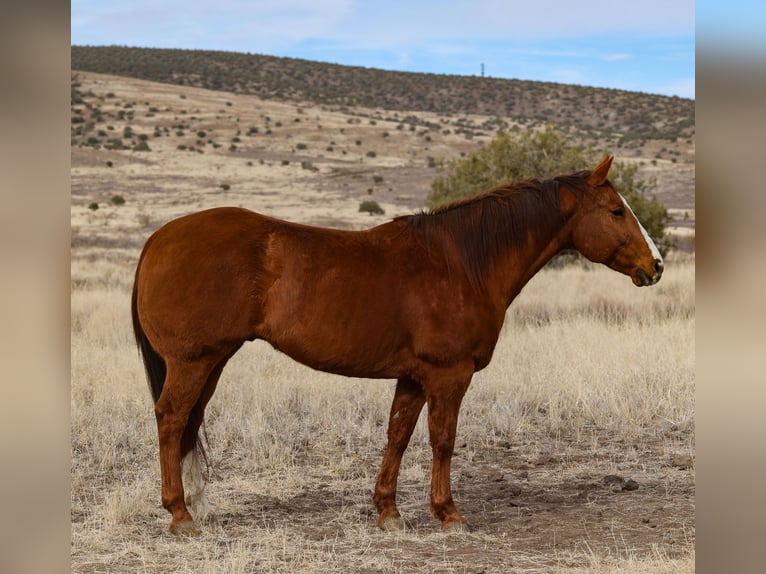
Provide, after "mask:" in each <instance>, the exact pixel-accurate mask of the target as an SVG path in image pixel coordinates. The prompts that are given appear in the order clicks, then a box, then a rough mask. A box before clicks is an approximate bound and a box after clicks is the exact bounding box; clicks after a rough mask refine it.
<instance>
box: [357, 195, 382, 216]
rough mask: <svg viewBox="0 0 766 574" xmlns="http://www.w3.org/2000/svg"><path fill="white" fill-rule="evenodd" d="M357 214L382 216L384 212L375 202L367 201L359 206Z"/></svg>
mask: <svg viewBox="0 0 766 574" xmlns="http://www.w3.org/2000/svg"><path fill="white" fill-rule="evenodd" d="M359 212H360V213H362V212H367V213H369V214H370V215H384V214H385V213H386V211H385V210H384V209H383V208H382V207H381V206H380V205H379V204H378V202H377V201H375V200H372V199H368V200H365V201H363V202H362V203H360V204H359Z"/></svg>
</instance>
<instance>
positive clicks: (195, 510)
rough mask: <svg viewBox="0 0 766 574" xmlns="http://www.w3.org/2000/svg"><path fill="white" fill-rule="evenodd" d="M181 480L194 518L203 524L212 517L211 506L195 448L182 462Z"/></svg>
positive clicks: (185, 497)
mask: <svg viewBox="0 0 766 574" xmlns="http://www.w3.org/2000/svg"><path fill="white" fill-rule="evenodd" d="M181 480H182V481H183V486H184V501H185V502H186V506H187V507H188V509H189V512H191V514H192V516H193V517H194V518H195V519H196V520H198V521H200V522H202V521H204V520H205V519H206V518H207V517H208V516H209V515H210V505H209V504H208V501H207V497H206V496H205V479H204V477H203V476H202V468H201V467H200V462H199V454H198V452H197V448H193V449H192V450H191V451H189V452H188V453H187V454H186V456H184V458H183V460H182V461H181Z"/></svg>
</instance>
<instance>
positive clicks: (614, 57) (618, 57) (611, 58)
mask: <svg viewBox="0 0 766 574" xmlns="http://www.w3.org/2000/svg"><path fill="white" fill-rule="evenodd" d="M632 57H633V56H631V55H630V54H607V55H606V56H602V58H601V59H602V60H604V61H605V62H621V61H622V60H630V59H631V58H632Z"/></svg>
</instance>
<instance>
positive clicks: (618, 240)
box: [561, 156, 664, 287]
mask: <svg viewBox="0 0 766 574" xmlns="http://www.w3.org/2000/svg"><path fill="white" fill-rule="evenodd" d="M612 159H613V158H612V156H607V157H605V158H604V160H603V161H602V162H601V163H600V164H599V165H598V167H596V169H594V170H593V171H592V172H591V173H590V175H588V176H587V189H586V190H585V191H584V192H583V193H582V194H577V195H575V194H573V193H571V192H570V193H569V195H563V196H562V198H561V200H562V203H563V204H564V206H565V208H566V207H567V204H568V207H569V209H571V210H573V215H572V220H571V221H572V244H573V246H574V248H575V249H577V250H578V251H579V252H580V253H582V254H583V255H584V256H585V257H586V258H588V259H590V260H591V261H594V262H596V263H603V264H604V265H607V266H608V267H610V268H611V269H614V270H615V271H619V272H620V273H624V274H625V275H629V276H630V278H631V279H632V280H633V283H634V284H635V285H637V286H639V287H641V286H644V285H654V284H655V283H657V281H659V280H660V277H661V276H662V271H663V269H664V263H663V261H662V255H660V252H659V250H658V249H657V247H656V246H655V244H654V242H653V241H652V239H651V238H650V237H649V234H648V233H647V232H646V230H645V229H644V228H643V226H642V225H641V223H639V221H638V219H637V218H636V216H635V215H634V213H633V210H632V209H631V208H630V206H629V205H628V203H627V201H625V198H624V197H622V196H621V195H620V194H619V193H617V191H615V189H614V187H613V186H612V184H611V183H610V182H609V180H608V179H607V174H608V172H609V167H610V166H611V165H612ZM565 193H566V192H565Z"/></svg>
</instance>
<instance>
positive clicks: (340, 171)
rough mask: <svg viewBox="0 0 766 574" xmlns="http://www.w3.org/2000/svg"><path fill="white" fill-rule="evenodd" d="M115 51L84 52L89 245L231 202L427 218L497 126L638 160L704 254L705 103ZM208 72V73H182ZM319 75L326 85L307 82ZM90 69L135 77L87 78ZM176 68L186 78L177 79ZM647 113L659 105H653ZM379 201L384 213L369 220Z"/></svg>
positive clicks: (683, 241)
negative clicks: (697, 225)
mask: <svg viewBox="0 0 766 574" xmlns="http://www.w3.org/2000/svg"><path fill="white" fill-rule="evenodd" d="M110 50H117V49H116V48H115V49H106V48H98V49H96V48H78V47H73V52H72V65H73V67H74V68H75V69H74V70H73V72H72V210H73V211H72V220H73V227H74V231H75V233H74V242H75V244H78V242H80V243H82V242H85V243H93V242H102V241H107V242H108V241H110V234H112V231H113V230H114V229H115V228H116V227H117V226H119V227H121V228H127V229H129V228H133V229H135V230H136V231H140V233H138V234H136V237H139V236H143V235H145V231H146V230H148V229H151V228H153V227H156V226H158V225H159V224H161V223H162V222H163V221H165V220H167V219H168V218H170V217H174V216H177V215H180V214H181V213H185V212H188V211H193V210H195V209H198V208H202V207H209V206H213V205H221V204H227V205H230V204H233V205H242V206H244V207H248V208H252V209H256V210H261V211H265V212H268V213H270V214H273V215H276V216H279V217H285V218H288V219H294V220H300V221H303V222H306V223H313V224H318V225H329V226H339V227H364V226H366V225H370V224H371V223H373V222H374V221H377V220H380V218H389V217H391V216H395V215H398V214H401V213H408V212H411V211H413V210H417V209H420V208H421V207H422V205H423V198H424V197H425V195H426V193H427V192H428V190H429V186H430V184H431V181H433V178H434V177H435V176H436V175H437V174H438V166H439V164H440V162H441V161H442V160H449V159H452V158H456V157H460V156H464V155H465V154H468V153H470V152H471V151H474V150H477V149H479V148H480V147H481V146H483V145H485V144H486V143H487V142H488V141H490V140H491V139H492V138H493V137H494V136H495V135H496V134H497V133H498V131H499V130H511V131H512V130H514V129H524V128H527V127H534V126H542V125H544V123H545V122H546V121H556V122H557V125H558V126H559V127H561V128H562V129H566V130H567V133H569V134H571V137H572V141H573V142H579V143H581V144H582V145H593V146H594V147H595V148H596V149H601V150H608V151H610V152H611V153H614V154H616V155H617V158H618V159H620V160H623V161H631V162H637V163H638V164H639V165H640V171H639V177H645V178H646V177H655V178H656V179H657V182H658V187H657V190H656V193H657V196H658V198H659V199H660V200H661V201H662V202H663V203H664V204H665V205H666V206H667V207H668V208H669V209H670V212H671V215H672V216H673V218H674V222H673V228H672V229H671V231H672V232H673V233H674V234H675V235H676V236H677V238H678V241H677V243H678V245H679V247H680V248H682V249H684V250H690V249H693V228H694V149H695V148H694V141H695V136H694V124H693V119H694V115H693V112H694V106H693V102H691V101H688V100H681V99H679V98H663V97H661V96H650V95H646V94H635V93H629V92H617V91H615V90H598V89H595V88H579V87H575V86H563V85H555V86H554V85H547V84H539V83H535V82H514V81H509V80H493V79H489V78H476V77H474V78H469V77H462V78H457V77H448V76H434V75H417V74H409V75H408V74H396V73H393V72H382V71H375V70H365V69H353V68H349V69H346V68H344V67H342V66H331V65H325V64H315V63H309V62H302V61H293V60H289V61H281V60H280V61H279V62H278V63H279V65H278V66H277V65H276V63H275V61H274V59H269V58H265V57H256V56H249V57H247V58H245V57H244V56H242V55H232V54H218V53H199V52H190V51H164V50H134V49H120V50H122V51H120V52H119V54H118V55H120V56H121V57H120V58H115V57H114V56H115V54H112V53H111V52H110ZM160 56H163V58H161V57H160ZM171 56H172V58H171ZM182 56H183V57H182ZM142 58H143V59H142ZM216 58H219V60H217V59H216ZM248 58H249V59H248ZM131 62H132V64H131ZM201 62H207V65H203V64H202V63H201ZM210 62H213V63H215V65H214V64H212V63H210ZM246 62H250V65H251V68H252V70H253V71H252V74H250V75H247V73H246V67H244V66H245V63H246ZM129 64H130V65H129ZM194 66H196V68H195V69H196V70H197V73H196V75H189V74H188V73H186V72H185V71H184V70H188V69H190V67H194ZM270 66H271V67H272V68H278V69H279V70H281V73H283V74H285V75H286V77H289V78H293V79H294V82H295V83H293V84H289V82H287V80H286V79H283V80H280V82H281V83H280V85H282V84H285V85H287V84H289V85H291V86H293V87H291V88H290V89H289V90H288V89H285V90H284V91H281V92H278V93H276V92H273V90H271V91H270V90H268V89H265V88H264V87H263V86H264V85H272V86H273V85H276V84H271V83H269V81H266V80H268V77H266V80H263V78H264V77H265V76H262V74H264V73H265V72H264V71H263V70H262V68H264V67H265V69H270ZM312 66H315V67H316V70H319V71H321V73H318V72H311V73H309V71H310V70H311V69H313V68H312ZM92 68H96V69H111V70H113V71H114V72H119V73H122V74H127V75H112V74H103V73H95V72H88V71H82V70H83V69H92ZM168 69H173V70H177V71H176V72H173V73H170V74H168V73H166V72H167V70H168ZM221 69H224V70H227V73H226V75H225V76H224V77H226V78H229V80H228V81H226V82H224V81H221V82H217V81H213V80H210V78H215V77H218V76H216V75H214V74H213V71H212V70H219V71H220V70H221ZM243 70H244V71H243ZM349 75H350V76H349ZM135 76H144V77H152V78H154V79H155V80H163V81H151V80H148V79H139V78H137V77H135ZM346 76H348V78H356V79H355V80H353V81H352V80H351V79H348V78H347V77H346ZM413 76H422V77H420V78H414V77H413ZM236 78H250V80H248V81H244V80H236ZM258 78H261V80H258ZM332 78H335V79H334V80H332V81H335V82H345V83H347V85H349V86H355V88H354V91H353V92H351V91H347V93H349V94H350V93H355V94H357V95H356V96H355V97H354V98H353V102H355V103H353V104H351V103H348V102H345V101H344V102H345V103H344V102H341V101H340V100H338V99H337V98H336V99H333V98H331V97H330V96H329V94H331V93H334V92H332V90H331V89H330V88H329V87H327V85H326V84H325V83H322V82H330V81H331V79H332ZM344 78H346V79H345V80H344ZM299 79H300V81H299ZM320 80H321V81H320ZM405 80H406V81H405ZM416 80H417V81H416ZM275 81H276V80H275ZM421 85H422V86H425V85H430V88H428V89H427V90H426V91H427V92H428V93H431V92H439V93H443V94H449V97H447V96H446V95H445V96H444V98H443V99H442V100H437V101H435V100H433V99H431V98H425V97H422V94H421V92H418V91H417V90H415V89H414V88H413V89H410V87H411V86H421ZM441 85H443V87H442V88H439V89H437V87H438V86H441ZM296 86H302V87H296ZM374 86H378V88H377V89H374ZM460 86H470V89H469V88H461V87H460ZM486 86H491V87H492V88H493V89H485V87H486ZM211 87H214V88H216V89H210V88H211ZM357 88H358V90H357ZM386 88H387V89H386ZM466 90H468V91H466ZM514 90H517V91H518V90H520V92H519V93H522V94H523V98H522V99H523V100H524V101H527V102H528V105H524V106H513V107H512V108H513V109H510V108H509V109H507V110H505V112H503V111H502V110H500V109H499V108H497V107H492V105H490V104H491V101H495V102H497V101H500V100H502V99H503V98H504V96H503V94H505V93H506V92H507V93H508V94H510V93H511V92H514ZM375 94H378V96H380V95H381V94H388V96H389V97H386V98H384V97H382V96H380V97H378V96H376V95H375ZM397 94H398V95H397ZM471 94H473V96H472V95H471ZM567 94H568V95H567ZM508 97H509V98H510V95H509V96H508ZM392 98H393V99H392ZM493 98H494V99H493ZM349 101H351V100H349ZM509 101H510V100H509ZM544 101H550V102H551V103H550V109H551V110H552V109H554V108H555V109H556V110H559V111H561V110H563V109H565V108H566V107H567V105H569V104H567V103H566V102H570V103H571V106H574V108H576V109H577V110H579V111H578V114H577V116H576V117H570V116H572V114H565V115H561V114H560V113H559V112H556V113H552V112H551V113H548V112H547V111H546V110H548V107H547V106H544V105H543V104H542V102H544ZM644 101H646V102H649V103H648V104H646V106H645V107H642V106H644V104H642V103H641V102H644ZM357 102H363V103H364V104H367V105H362V104H360V103H357ZM533 104H534V105H533ZM395 105H400V106H402V107H400V108H398V109H397V108H394V107H392V106H395ZM571 106H570V107H571ZM624 107H627V108H628V109H630V110H631V114H633V112H634V111H635V110H637V109H641V110H643V111H642V112H641V114H640V118H641V123H640V125H639V124H635V125H633V124H631V123H630V121H628V119H625V118H622V116H623V114H622V112H621V110H622V109H623V108H624ZM574 108H571V109H574ZM650 110H651V112H650ZM597 115H600V117H601V119H598V118H596V116H597ZM631 117H632V116H631ZM589 118H590V119H589ZM594 118H595V119H594ZM604 118H606V119H604ZM609 118H612V119H611V120H609ZM618 118H621V119H619V121H618ZM607 120H608V121H607ZM631 121H632V120H631ZM636 121H638V119H636ZM672 126H675V127H672ZM620 130H622V131H620ZM118 196H119V199H115V198H116V197H118ZM367 200H370V201H375V202H377V204H378V205H380V206H381V208H382V209H383V210H384V211H385V214H384V215H373V216H372V218H371V216H370V215H369V214H367V213H360V212H359V207H360V204H361V203H362V202H363V201H367ZM123 202H124V203H123ZM96 204H97V205H98V207H99V210H98V211H97V210H96V209H95V205H96ZM105 221H108V222H109V223H108V224H105V223H104V222H105ZM126 226H127V227H126ZM123 237H124V236H123ZM111 240H114V238H112V239H111ZM137 241H138V239H137Z"/></svg>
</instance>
